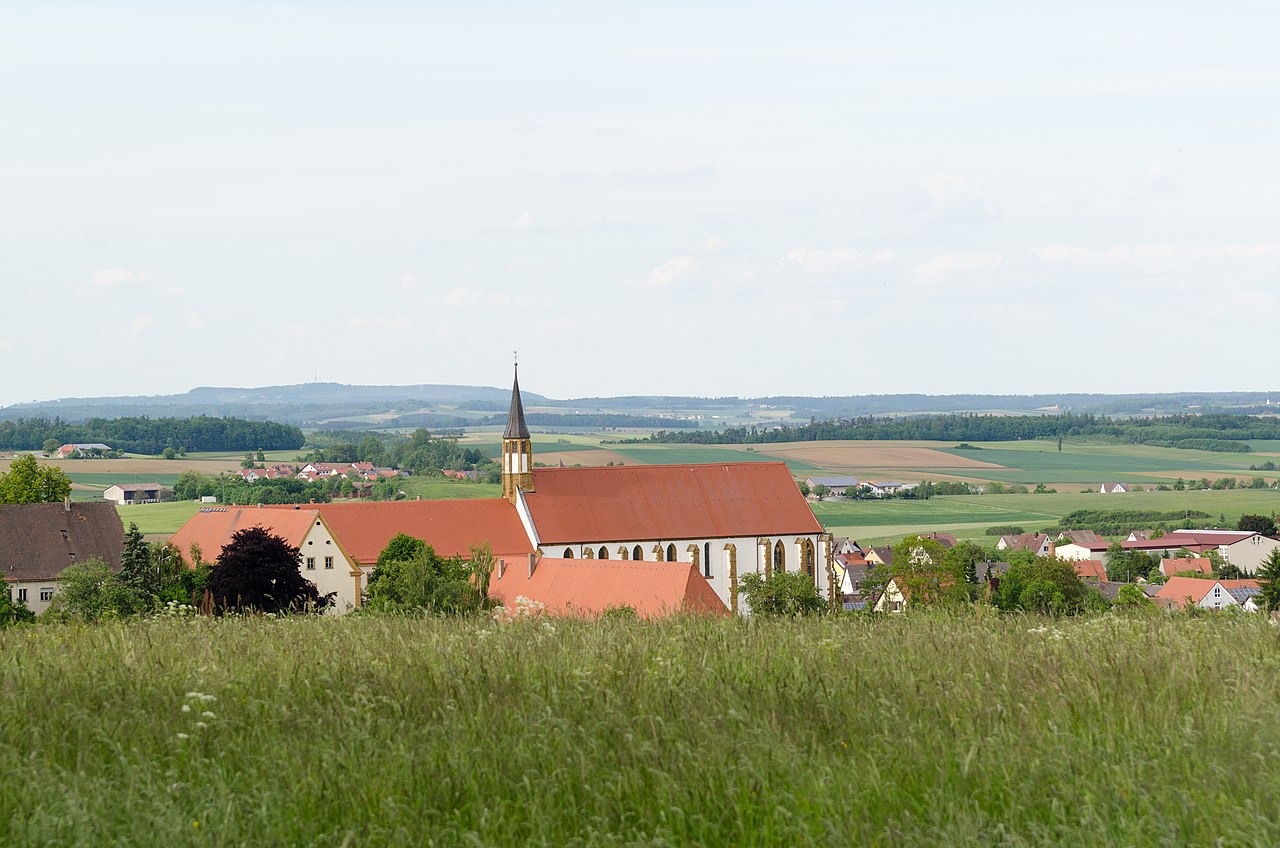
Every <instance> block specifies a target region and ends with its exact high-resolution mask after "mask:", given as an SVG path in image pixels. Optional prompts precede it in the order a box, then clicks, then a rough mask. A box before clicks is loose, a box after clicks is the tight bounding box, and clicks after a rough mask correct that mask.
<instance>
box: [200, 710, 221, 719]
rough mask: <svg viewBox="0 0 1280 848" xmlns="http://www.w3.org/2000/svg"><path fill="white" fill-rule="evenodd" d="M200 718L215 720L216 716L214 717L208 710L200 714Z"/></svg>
mask: <svg viewBox="0 0 1280 848" xmlns="http://www.w3.org/2000/svg"><path fill="white" fill-rule="evenodd" d="M200 717H201V718H217V716H216V715H214V714H213V713H211V712H209V711H208V710H205V711H204V712H202V713H200Z"/></svg>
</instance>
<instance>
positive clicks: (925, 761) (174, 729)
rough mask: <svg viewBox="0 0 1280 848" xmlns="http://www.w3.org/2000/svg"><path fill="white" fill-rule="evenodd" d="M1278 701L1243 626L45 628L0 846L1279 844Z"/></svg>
mask: <svg viewBox="0 0 1280 848" xmlns="http://www.w3.org/2000/svg"><path fill="white" fill-rule="evenodd" d="M1277 692H1280V635H1278V634H1277V631H1276V629H1275V628H1272V627H1270V626H1268V625H1267V624H1266V623H1265V622H1262V621H1260V620H1259V619H1257V618H1243V617H1241V618H1225V617H1212V618H1201V619H1189V618H1168V617H1164V616H1157V617H1154V618H1152V619H1150V620H1146V619H1143V620H1126V619H1119V618H1111V617H1104V618H1096V619H1091V620H1084V621H1072V622H1053V621H1050V620H1041V619H1034V618H1021V617H1013V618H1009V617H997V616H995V615H993V614H991V613H989V612H988V613H985V614H984V613H983V612H982V611H979V612H977V613H970V614H963V615H961V614H955V615H939V616H914V615H908V616H896V617H886V618H882V619H879V620H867V619H830V620H815V621H802V622H764V621H741V620H736V619H735V620H727V621H708V620H675V621H669V622H665V623H645V622H636V621H612V622H602V623H582V622H564V621H555V622H523V623H512V624H507V625H502V626H499V625H495V624H492V623H489V622H484V621H433V620H413V619H395V618H358V617H347V618H342V619H332V618H325V619H310V620H282V621H276V620H260V619H251V620H250V619H240V620H225V621H215V620H197V621H194V622H181V621H165V620H157V621H151V622H141V623H125V624H108V625H102V626H97V627H73V626H43V627H35V628H27V629H19V630H10V631H7V632H5V633H3V634H0V737H2V738H0V742H2V743H3V744H0V774H3V775H4V776H5V779H4V781H3V783H2V784H0V844H3V845H6V846H24V845H55V844H56V845H71V844H83V845H112V844H119V845H242V844H244V845H342V844H349V845H415V846H416V845H428V844H435V845H548V846H550V845H641V844H643V845H787V846H791V845H842V846H843V845H851V844H858V845H949V846H955V845H1208V844H1215V843H1216V842H1219V841H1220V844H1227V845H1253V844H1258V845H1261V844H1273V843H1274V839H1275V834H1276V833H1277V827H1278V826H1280V792H1277V790H1276V786H1278V785H1280V780H1278V779H1280V756H1278V754H1280V750H1278V748H1280V711H1277V709H1276V706H1277V694H1276V693H1277ZM188 693H192V694H191V696H190V697H189V696H188ZM196 693H198V694H200V695H205V696H213V697H214V698H216V701H213V700H207V699H202V698H200V697H198V696H197V694H196ZM184 705H186V706H188V707H189V708H190V711H187V712H184V711H183V706H184ZM205 710H208V711H210V712H212V713H214V714H215V715H214V716H213V717H205V718H202V717H201V713H202V712H204V711H205ZM201 721H202V722H203V723H204V724H206V725H207V727H204V728H200V727H198V726H197V722H201ZM179 734H186V735H187V736H188V738H186V739H183V738H180V736H179Z"/></svg>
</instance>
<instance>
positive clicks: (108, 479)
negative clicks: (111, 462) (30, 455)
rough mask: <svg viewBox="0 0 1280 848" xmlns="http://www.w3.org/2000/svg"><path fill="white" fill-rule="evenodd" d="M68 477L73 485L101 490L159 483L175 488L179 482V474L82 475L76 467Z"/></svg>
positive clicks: (68, 473)
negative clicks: (127, 484) (129, 484)
mask: <svg viewBox="0 0 1280 848" xmlns="http://www.w3.org/2000/svg"><path fill="white" fill-rule="evenodd" d="M64 470H65V469H64ZM67 476H68V477H70V478H71V482H73V483H79V484H80V485H82V486H93V487H94V488H96V489H99V490H102V489H106V488H108V487H110V486H113V485H115V484H116V483H159V484H160V485H162V486H168V487H169V488H173V484H174V483H176V482H178V475H177V474H80V473H78V472H76V470H75V468H74V467H72V469H71V470H70V471H68V472H67Z"/></svg>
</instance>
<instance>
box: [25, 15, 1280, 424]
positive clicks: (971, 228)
mask: <svg viewBox="0 0 1280 848" xmlns="http://www.w3.org/2000/svg"><path fill="white" fill-rule="evenodd" d="M611 6H613V8H610V7H611ZM1278 30H1280V7H1278V6H1276V5H1275V4H1273V3H1261V2H1258V3H1248V2H1227V3H1223V2H1216V3H1207V2H1205V3H1177V2H1168V0H1165V2H1160V3H1155V2H1131V3H1124V4H1116V3H1113V2H1107V3H1094V2H1076V3H1071V4H1067V3H1056V4H1038V3H1015V2H1004V3H992V2H981V0H975V2H969V3H964V4H942V3H925V2H912V1H911V0H903V2H896V3H865V2H847V1H846V2H840V3H827V2H812V0H789V2H785V3H783V2H775V3H756V2H750V0H735V2H724V3H721V2H701V3H700V2H693V0H685V2H675V3H667V2H649V3H644V4H625V5H623V4H602V3H595V2H566V3H540V4H533V3H499V2H483V0H471V2H458V3H450V2H383V0H365V2H360V3H354V2H353V3H323V2H320V3H313V2H307V3H301V2H264V0H257V2H253V3H241V2H217V3H188V2H181V0H170V1H169V2H164V3H138V2H125V0H121V1H120V2H106V3H90V4H77V3H66V2H57V0H52V2H39V3H32V4H24V3H16V2H6V3H4V4H3V5H2V6H0V79H2V80H4V81H5V84H4V85H0V405H5V404H10V403H15V402H21V401H29V400H35V399H51V398H57V397H69V396H85V395H151V394H166V393H173V392H184V391H186V390H188V389H190V388H193V387H196V386H208V385H217V386H264V385H279V384H291V383H303V382H309V381H312V380H317V379H318V380H322V381H333V382H342V383H351V384H410V383H461V384H477V385H496V386H502V385H506V384H508V381H509V380H510V372H511V360H512V351H513V350H515V349H519V356H520V362H521V366H522V367H521V379H522V386H524V387H525V388H527V389H529V390H531V391H535V392H539V393H542V394H545V395H549V396H553V397H579V396H596V395H601V396H609V395H630V394H686V395H712V396H719V395H741V396H760V395H780V394H798V395H849V394H866V393H899V392H926V393H935V394H944V393H955V392H983V393H987V392H989V393H1036V392H1065V391H1089V392H1130V391H1135V392H1148V391H1150V392H1156V391H1184V390H1185V391H1191V390H1195V391H1217V390H1223V391H1225V390H1248V389H1254V390H1260V391H1265V390H1270V389H1271V388H1273V387H1274V386H1275V384H1276V382H1277V381H1276V380H1275V379H1273V378H1272V376H1271V369H1272V367H1273V363H1274V362H1275V358H1274V354H1273V351H1274V348H1275V341H1274V336H1275V330H1274V320H1275V316H1276V314H1277V308H1278V307H1280V156H1277V155H1276V152H1277V151H1278V150H1280V108H1278V107H1280V51H1277V50H1276V49H1275V45H1274V34H1275V33H1276V32H1277V31H1278Z"/></svg>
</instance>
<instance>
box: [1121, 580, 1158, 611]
mask: <svg viewBox="0 0 1280 848" xmlns="http://www.w3.org/2000/svg"><path fill="white" fill-rule="evenodd" d="M1112 606H1113V607H1114V608H1115V609H1118V610H1127V611H1140V610H1148V611H1149V610H1154V609H1155V605H1154V604H1152V603H1151V599H1150V598H1148V597H1147V595H1146V593H1145V592H1143V591H1142V590H1141V589H1139V588H1138V587H1137V586H1121V587H1120V591H1119V592H1117V593H1116V600H1115V603H1114V604H1112Z"/></svg>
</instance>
